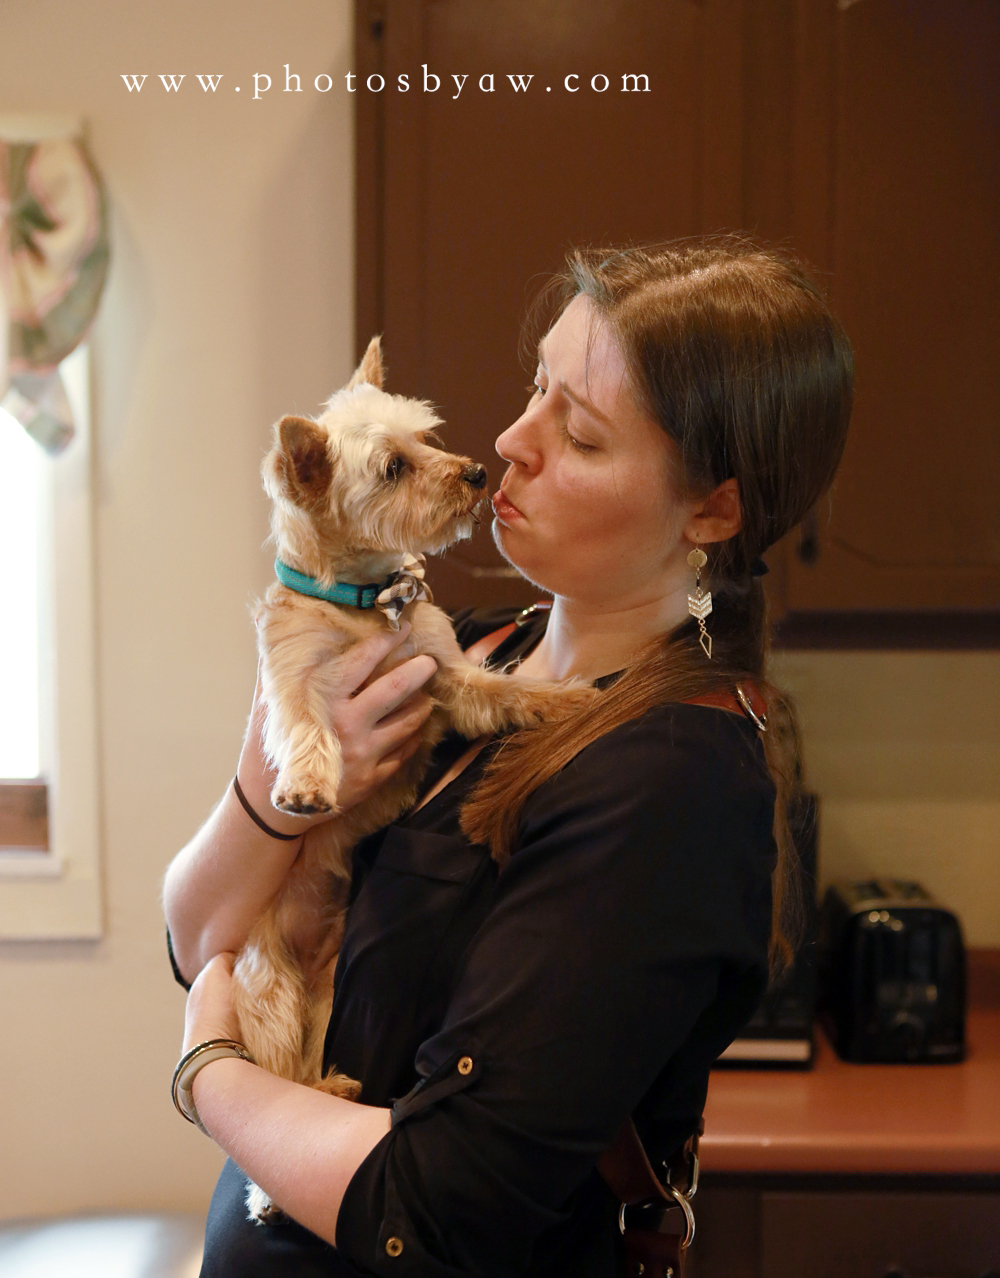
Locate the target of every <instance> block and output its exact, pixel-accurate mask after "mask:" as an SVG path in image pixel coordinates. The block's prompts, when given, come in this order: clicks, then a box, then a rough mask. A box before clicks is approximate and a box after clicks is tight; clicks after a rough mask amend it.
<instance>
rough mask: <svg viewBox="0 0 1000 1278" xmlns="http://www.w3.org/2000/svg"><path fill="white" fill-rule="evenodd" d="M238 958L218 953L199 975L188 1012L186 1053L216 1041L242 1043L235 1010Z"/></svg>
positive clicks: (189, 999)
mask: <svg viewBox="0 0 1000 1278" xmlns="http://www.w3.org/2000/svg"><path fill="white" fill-rule="evenodd" d="M235 961H236V955H235V954H232V953H230V952H229V951H224V952H223V953H221V954H216V955H215V957H214V958H212V959H209V961H208V962H207V963H206V964H205V966H204V967H203V968H202V969H201V971H200V972H199V973H198V975H197V977H196V978H195V981H194V984H193V985H192V986H191V990H190V993H189V994H188V999H187V1006H186V1008H185V1010H184V1045H183V1047H182V1048H181V1052H182V1054H183V1053H184V1052H188V1051H190V1050H191V1048H192V1047H196V1046H197V1045H198V1044H199V1043H207V1042H208V1041H209V1040H210V1039H213V1038H229V1039H234V1040H235V1041H236V1042H239V1038H240V1027H239V1022H238V1021H237V1019H236V1012H235V1010H234V1008H233V964H234V963H235Z"/></svg>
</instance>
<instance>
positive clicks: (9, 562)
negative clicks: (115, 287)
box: [0, 347, 101, 939]
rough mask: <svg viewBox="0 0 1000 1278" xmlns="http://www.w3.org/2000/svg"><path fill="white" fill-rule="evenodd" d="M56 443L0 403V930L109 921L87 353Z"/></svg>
mask: <svg viewBox="0 0 1000 1278" xmlns="http://www.w3.org/2000/svg"><path fill="white" fill-rule="evenodd" d="M61 372H62V375H63V381H64V384H65V386H66V391H67V395H68V397H69V400H70V403H71V405H72V407H73V415H74V419H75V422H76V426H77V431H76V435H75V436H74V438H73V440H72V441H71V443H70V444H69V445H68V447H67V448H66V449H65V451H64V452H62V453H60V454H58V455H57V456H55V457H49V456H47V455H46V454H45V453H43V452H42V450H41V449H40V448H38V446H37V445H36V444H35V443H34V441H33V440H31V439H30V438H29V437H28V436H27V434H26V433H25V432H24V430H23V429H22V428H21V426H20V425H19V424H18V423H17V422H15V421H14V420H13V419H12V418H10V417H9V416H7V415H6V414H2V417H0V570H2V572H3V574H4V575H3V582H4V587H3V589H2V590H0V937H2V938H18V939H36V938H37V939H48V938H86V937H97V936H99V935H100V934H101V913H100V883H99V872H98V869H99V861H98V807H97V799H98V791H97V784H98V770H97V749H96V743H97V716H96V698H95V682H94V681H95V651H94V601H93V555H92V546H93V537H92V529H91V518H92V506H91V476H90V470H91V448H90V415H89V380H88V372H89V360H88V352H87V350H86V348H85V347H81V348H79V349H77V350H76V351H74V353H73V354H72V355H71V356H70V357H69V358H68V359H66V360H65V361H64V363H63V365H62V368H61Z"/></svg>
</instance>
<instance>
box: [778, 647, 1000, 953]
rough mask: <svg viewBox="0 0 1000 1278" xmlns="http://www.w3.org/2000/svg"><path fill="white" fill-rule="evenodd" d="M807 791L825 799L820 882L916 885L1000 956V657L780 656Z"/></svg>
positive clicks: (969, 938) (977, 942)
mask: <svg viewBox="0 0 1000 1278" xmlns="http://www.w3.org/2000/svg"><path fill="white" fill-rule="evenodd" d="M775 665H776V671H775V673H776V678H777V679H778V681H779V682H782V683H783V684H784V685H785V686H786V687H787V688H788V689H789V690H790V691H792V692H793V693H794V695H795V697H796V700H797V703H798V705H799V709H800V713H801V717H802V725H803V734H804V739H805V757H806V768H807V773H808V777H807V779H808V782H809V783H810V785H811V786H812V788H813V789H815V790H816V791H817V792H818V793H819V795H820V796H821V798H822V808H821V821H820V876H821V879H823V880H824V881H829V880H830V879H835V878H863V877H867V876H868V875H870V874H887V875H895V876H897V877H906V878H916V879H918V880H920V881H921V882H923V883H924V885H925V886H926V887H928V888H929V889H930V890H931V891H933V892H934V893H935V894H936V895H939V896H940V898H941V899H942V900H943V901H944V903H945V904H946V905H949V906H951V907H952V908H953V909H956V910H957V911H958V912H959V915H960V917H961V919H962V922H963V924H964V926H965V934H966V940H967V941H968V943H969V944H970V945H991V946H1000V656H998V655H997V654H995V653H909V652H907V653H901V652H897V653H872V652H854V653H814V652H796V653H784V654H781V655H780V656H779V657H778V659H777V661H776V663H775Z"/></svg>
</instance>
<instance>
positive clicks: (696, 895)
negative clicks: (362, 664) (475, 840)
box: [202, 612, 774, 1278]
mask: <svg viewBox="0 0 1000 1278" xmlns="http://www.w3.org/2000/svg"><path fill="white" fill-rule="evenodd" d="M510 615H511V614H510V613H509V612H508V613H507V614H506V617H498V615H497V614H496V613H493V614H489V615H483V614H473V615H469V614H466V615H464V616H462V617H460V618H459V620H458V622H457V624H456V629H457V630H458V633H459V638H460V641H461V642H462V643H463V646H468V645H469V644H471V643H473V642H475V640H476V639H477V638H478V637H480V636H481V635H483V634H486V633H488V632H489V631H490V630H491V629H493V628H494V627H495V626H496V625H498V624H501V623H502V621H503V620H505V619H506V620H509V618H510ZM543 629H544V618H540V619H532V620H531V621H529V623H528V624H527V625H526V626H524V627H523V628H522V629H521V630H519V631H516V632H515V633H514V634H513V635H512V636H511V637H510V638H509V639H508V640H506V641H505V642H504V644H502V645H501V646H500V647H499V648H498V649H497V650H496V651H495V653H494V654H493V658H492V661H493V664H503V663H505V662H509V661H510V660H512V659H514V658H516V657H517V656H520V655H524V654H525V653H526V652H527V651H530V649H531V647H533V646H534V644H535V643H536V642H537V641H538V638H539V637H540V635H541V633H542V630H543ZM465 748H467V743H466V742H465V741H463V740H462V739H461V738H457V737H454V736H452V737H450V738H446V740H445V741H444V742H442V744H441V746H440V747H439V750H438V752H437V754H436V757H435V761H434V766H433V768H432V770H431V772H430V773H429V775H428V777H427V780H426V785H427V788H430V786H431V785H433V784H434V782H435V780H436V779H437V778H438V777H440V776H441V775H443V773H444V772H445V771H446V770H447V768H448V767H450V766H451V763H452V762H453V760H454V759H455V758H457V757H458V755H459V754H460V753H461V752H462V751H463V750H464V749H465ZM489 757H490V750H489V749H487V750H484V751H483V752H482V753H481V754H480V755H479V756H478V757H477V759H476V760H475V761H474V762H473V763H472V764H471V765H470V766H469V767H468V768H466V769H465V771H464V772H462V773H461V774H460V776H459V777H458V778H456V779H455V780H454V781H453V782H452V783H451V784H449V785H448V786H447V787H446V788H445V789H444V790H443V791H442V792H441V793H440V794H439V795H437V796H436V797H435V798H434V799H432V800H431V801H430V802H429V803H427V804H426V805H425V806H424V807H423V808H421V809H419V810H418V811H415V812H413V813H411V814H410V815H409V816H407V817H404V818H402V819H401V820H400V821H398V822H397V823H396V824H394V825H392V826H389V827H388V828H387V829H386V830H383V831H380V832H379V833H378V834H375V835H373V836H371V837H370V838H369V839H367V840H365V841H364V842H363V843H362V844H360V845H359V847H358V848H357V849H356V851H355V858H354V877H353V883H352V905H351V908H350V911H349V914H348V919H347V926H346V931H345V935H344V942H343V947H342V949H341V952H340V958H339V960H338V963H337V968H336V975H335V989H336V994H335V998H334V1005H333V1012H332V1016H331V1020H330V1026H329V1031H328V1034H327V1040H326V1056H327V1062H328V1064H331V1065H332V1064H336V1066H337V1068H338V1069H340V1070H342V1071H344V1072H345V1073H348V1074H350V1075H353V1076H354V1077H355V1078H359V1079H361V1080H362V1083H363V1091H362V1096H361V1099H362V1101H363V1102H365V1103H367V1104H371V1105H381V1106H391V1108H392V1127H391V1130H390V1131H389V1133H388V1134H387V1135H386V1136H385V1137H384V1139H383V1140H381V1141H380V1142H379V1144H378V1145H376V1146H375V1148H374V1149H373V1150H372V1151H371V1153H370V1155H369V1156H368V1157H367V1158H366V1159H365V1161H364V1162H363V1163H362V1165H361V1166H360V1167H359V1168H358V1170H357V1172H356V1174H355V1175H354V1177H353V1179H352V1180H351V1182H350V1184H349V1186H348V1188H347V1193H346V1196H345V1198H344V1202H343V1206H342V1208H341V1211H340V1216H339V1222H338V1226H337V1247H336V1250H335V1249H334V1248H332V1247H330V1246H328V1245H327V1244H326V1243H324V1242H322V1241H321V1240H320V1239H318V1238H316V1237H315V1235H313V1234H311V1233H310V1232H309V1231H307V1230H305V1229H303V1228H302V1227H301V1226H299V1225H297V1224H294V1223H289V1224H286V1225H278V1226H258V1225H255V1224H252V1223H250V1222H248V1221H247V1220H246V1219H245V1210H244V1208H243V1192H244V1184H245V1182H244V1179H243V1177H242V1175H241V1173H240V1172H239V1171H238V1169H237V1168H236V1167H235V1166H234V1165H233V1164H232V1163H231V1162H230V1163H227V1165H226V1168H225V1169H224V1171H223V1173H222V1176H221V1178H220V1181H219V1184H218V1186H217V1188H216V1192H215V1196H214V1197H213V1200H212V1207H211V1211H210V1214H209V1221H208V1232H207V1243H206V1252H205V1261H204V1268H203V1270H202V1274H203V1278H216V1276H221V1275H226V1278H230V1276H232V1278H236V1276H237V1275H238V1276H239V1278H257V1276H260V1278H265V1276H267V1278H272V1276H275V1275H278V1274H280V1275H282V1278H285V1276H286V1275H287V1276H289V1278H305V1276H306V1275H309V1276H312V1275H316V1276H317V1278H319V1276H320V1275H324V1276H330V1275H341V1276H343V1278H347V1276H349V1275H350V1276H353V1275H357V1274H359V1273H362V1274H379V1275H394V1276H398V1278H411V1276H412V1278H445V1275H448V1276H452V1275H484V1276H487V1275H488V1276H489V1278H494V1276H495V1278H501V1276H507V1275H528V1276H530V1278H541V1276H542V1275H545V1276H546V1278H556V1276H557V1275H558V1276H560V1278H561V1276H562V1275H569V1274H572V1275H573V1276H574V1278H610V1276H611V1275H613V1274H614V1273H615V1272H616V1265H617V1260H616V1251H615V1248H616V1246H617V1236H618V1229H617V1223H616V1212H617V1204H616V1203H615V1202H614V1200H613V1198H612V1195H611V1193H610V1191H609V1190H608V1189H607V1187H606V1186H605V1184H604V1182H603V1180H602V1179H601V1177H600V1175H599V1173H598V1172H597V1170H596V1166H595V1164H596V1162H597V1160H598V1158H599V1157H600V1155H601V1153H602V1152H603V1150H604V1149H605V1148H607V1146H608V1145H609V1144H610V1143H611V1141H612V1139H613V1138H614V1136H615V1134H616V1132H617V1130H618V1128H619V1126H620V1125H621V1123H622V1122H623V1120H624V1119H625V1118H626V1117H627V1116H628V1115H629V1114H632V1115H633V1116H634V1119H635V1123H636V1126H637V1128H638V1130H639V1133H640V1135H641V1137H642V1139H643V1143H644V1144H645V1146H646V1149H647V1151H648V1152H649V1154H650V1156H651V1158H653V1160H654V1164H655V1160H656V1159H658V1158H663V1157H666V1156H668V1155H669V1154H670V1153H672V1152H673V1151H674V1150H675V1149H676V1148H677V1147H678V1146H679V1145H680V1144H681V1143H682V1142H683V1141H684V1140H685V1139H686V1138H687V1136H688V1135H689V1134H690V1132H691V1131H692V1130H693V1128H694V1126H695V1125H696V1123H697V1120H698V1117H699V1115H700V1113H701V1110H702V1107H703V1104H704V1100H705V1094H706V1090H707V1086H708V1072H709V1068H710V1066H711V1064H712V1062H713V1061H714V1060H715V1058H716V1057H717V1056H718V1054H719V1053H720V1052H721V1051H722V1050H723V1049H724V1048H725V1047H726V1046H727V1044H728V1043H729V1042H730V1041H731V1040H732V1039H733V1038H734V1037H735V1036H736V1034H737V1033H738V1031H739V1029H740V1028H741V1027H742V1025H743V1024H744V1023H745V1022H746V1021H747V1020H748V1019H749V1017H750V1016H751V1015H752V1013H753V1011H754V1009H755V1007H756V1005H757V1003H758V1001H759V999H760V996H761V994H762V992H763V989H764V986H765V981H766V966H767V939H768V934H769V930H770V876H771V871H772V868H773V865H774V844H773V840H772V834H771V826H772V819H773V809H774V787H773V785H772V783H771V780H770V777H769V775H768V772H767V768H766V765H765V762H764V756H763V749H762V747H761V744H760V741H759V740H758V734H757V730H756V728H755V727H754V725H753V724H752V723H751V722H750V721H749V720H748V719H745V718H743V717H740V716H737V715H734V714H731V713H729V712H728V711H725V710H719V709H714V708H710V707H704V706H690V705H669V706H663V707H661V708H658V709H656V710H654V711H651V712H649V713H648V714H646V715H643V716H642V717H641V718H639V719H636V720H634V721H632V722H631V723H627V724H624V725H623V726H621V727H620V728H617V729H615V730H614V731H613V732H611V733H608V734H607V735H606V736H604V737H602V738H600V739H599V740H598V741H595V742H594V743H593V744H592V745H590V746H587V747H586V748H585V749H584V750H582V751H581V752H580V753H579V754H578V755H577V757H576V758H575V759H574V760H573V761H572V762H571V763H570V764H568V765H567V767H565V768H564V769H563V770H562V771H561V772H560V773H559V774H558V775H557V776H555V777H553V778H552V779H551V780H550V781H548V782H546V783H545V784H543V785H542V786H540V787H539V788H538V789H537V790H536V791H535V793H534V794H533V795H532V796H531V798H530V800H529V801H528V803H527V804H526V806H525V809H524V812H523V815H522V819H521V823H520V828H519V835H518V840H517V847H516V850H515V852H514V854H513V855H512V857H511V859H510V861H509V863H508V864H507V866H506V867H505V868H504V870H503V871H502V872H499V873H498V871H497V866H496V864H495V863H494V861H493V860H492V859H491V858H490V856H489V853H488V851H487V850H486V849H484V848H482V847H478V846H477V847H473V846H470V845H469V844H468V843H467V842H466V841H465V839H464V838H463V837H462V834H461V831H460V829H459V825H458V814H459V809H460V807H461V804H462V801H463V799H464V798H465V797H466V796H467V794H468V793H469V791H470V789H471V788H472V786H473V785H474V784H475V781H476V779H477V778H478V777H479V776H480V775H481V773H482V769H483V767H484V766H485V765H486V762H487V761H488V758H489Z"/></svg>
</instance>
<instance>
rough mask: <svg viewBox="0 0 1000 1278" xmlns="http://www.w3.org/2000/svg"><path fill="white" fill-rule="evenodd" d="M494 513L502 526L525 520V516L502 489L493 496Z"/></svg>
mask: <svg viewBox="0 0 1000 1278" xmlns="http://www.w3.org/2000/svg"><path fill="white" fill-rule="evenodd" d="M492 500H493V513H494V515H496V517H497V519H499V520H500V522H501V523H502V524H509V523H511V522H512V521H513V520H515V519H523V518H524V515H523V514H522V513H521V511H519V510H518V508H517V507H516V506H515V505H514V503H513V502H512V501H510V500H509V498H508V497H507V496H506V495H505V494H504V491H503V489H502V488H500V489H498V490H497V492H495V493H494V494H493V499H492Z"/></svg>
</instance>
